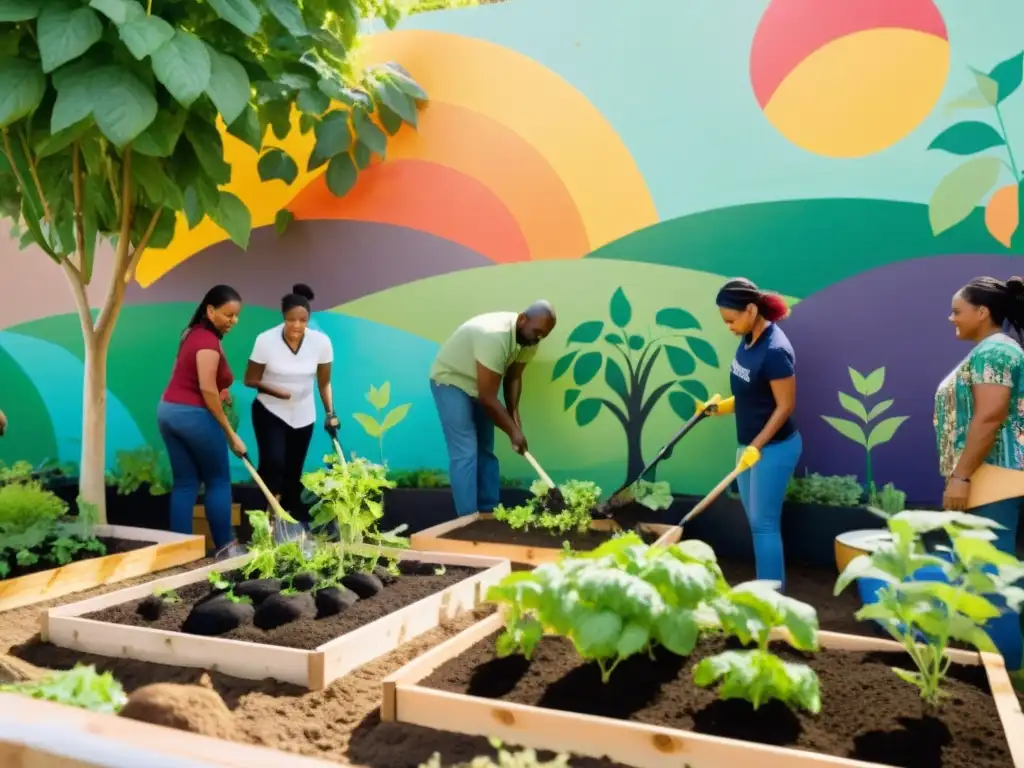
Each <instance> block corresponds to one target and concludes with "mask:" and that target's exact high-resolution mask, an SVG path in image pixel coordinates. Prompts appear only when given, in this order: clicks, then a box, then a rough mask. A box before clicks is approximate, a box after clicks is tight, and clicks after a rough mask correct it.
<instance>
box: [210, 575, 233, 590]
mask: <svg viewBox="0 0 1024 768" xmlns="http://www.w3.org/2000/svg"><path fill="white" fill-rule="evenodd" d="M206 580H207V581H209V582H210V586H211V587H213V588H214V589H231V582H230V581H228V580H227V579H225V578H224V577H223V576H221V575H220V574H219V573H218V572H217V571H210V572H209V573H208V574H207V576H206Z"/></svg>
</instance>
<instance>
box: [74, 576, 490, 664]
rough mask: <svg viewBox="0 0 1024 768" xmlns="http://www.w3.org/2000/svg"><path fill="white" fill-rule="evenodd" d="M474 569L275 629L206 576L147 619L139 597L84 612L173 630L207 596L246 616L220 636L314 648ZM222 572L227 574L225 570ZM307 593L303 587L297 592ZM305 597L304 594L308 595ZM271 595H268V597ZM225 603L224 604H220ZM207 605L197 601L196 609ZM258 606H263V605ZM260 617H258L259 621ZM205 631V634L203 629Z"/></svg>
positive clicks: (424, 579)
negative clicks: (214, 591)
mask: <svg viewBox="0 0 1024 768" xmlns="http://www.w3.org/2000/svg"><path fill="white" fill-rule="evenodd" d="M475 573H478V570H477V569H475V568H461V567H449V568H448V569H447V570H446V571H445V572H444V573H443V574H440V575H437V574H435V573H434V572H433V571H430V572H429V573H428V574H407V575H403V576H402V577H401V578H399V579H397V580H396V581H394V583H393V584H392V585H391V586H388V587H383V591H381V592H380V593H379V594H377V595H375V596H374V597H371V598H368V599H366V600H359V601H358V602H357V603H355V604H354V605H352V606H351V607H349V608H348V609H346V610H344V611H342V612H341V613H338V614H336V615H332V616H325V617H323V618H315V615H316V611H313V610H311V611H309V612H306V611H304V612H303V614H304V618H300V619H298V620H297V621H292V622H290V623H287V624H283V625H282V626H278V627H276V628H274V629H269V630H263V629H260V628H258V627H257V626H255V625H254V624H253V623H252V614H253V607H252V606H251V605H243V604H236V603H231V602H230V601H229V600H228V599H227V598H226V597H221V596H218V597H213V598H210V599H209V600H207V598H209V596H210V593H211V592H210V585H209V584H208V583H206V582H201V583H198V584H190V585H188V586H186V587H182V588H181V589H179V590H177V595H178V597H179V598H181V602H178V603H171V604H168V605H166V606H165V608H164V610H163V612H162V614H161V615H160V617H159V618H158V619H157V620H156V621H146V620H145V619H144V618H143V617H142V616H140V615H139V614H138V613H137V608H138V605H139V603H140V602H142V600H132V601H130V602H127V603H122V604H120V605H115V606H112V607H110V608H105V609H104V610H102V611H97V612H95V613H90V614H87V615H86V616H85V617H84V618H88V619H94V620H96V621H106V622H109V623H111V624H126V625H128V626H133V627H148V628H150V629H163V630H168V631H171V632H181V631H183V629H184V625H185V621H186V619H187V618H188V616H189V615H190V613H192V610H193V607H195V606H196V605H197V604H198V603H202V602H203V601H204V600H207V602H208V603H213V604H214V605H215V607H213V608H211V610H214V611H216V612H217V614H218V616H220V614H222V613H223V614H225V615H226V614H227V612H228V611H235V610H241V611H245V609H248V610H247V611H245V613H246V614H247V617H248V619H247V620H246V619H243V621H242V623H241V625H240V626H237V628H234V629H230V630H228V631H226V632H224V633H218V634H217V636H218V637H222V638H227V639H230V640H244V641H247V642H250V643H262V644H264V645H279V646H283V647H285V648H298V649H302V650H313V649H314V648H317V647H319V646H321V645H323V644H324V643H326V642H329V641H331V640H334V639H335V638H337V637H340V636H341V635H344V634H345V633H346V632H351V631H352V630H354V629H358V628H359V627H362V626H364V625H366V624H369V623H370V622H372V621H376V620H377V619H379V618H381V617H382V616H386V615H388V614H389V613H394V612H395V611H397V610H399V609H401V608H405V607H406V606H407V605H411V604H412V603H415V602H416V601H417V600H422V599H423V598H425V597H429V596H430V595H432V594H435V593H436V592H440V591H441V590H442V589H445V588H446V587H449V586H451V585H452V584H455V583H457V582H460V581H462V580H463V579H466V578H469V577H470V576H472V575H474V574H475ZM225 576H228V575H227V574H225ZM300 594H306V593H300ZM307 597H308V595H307ZM270 599H271V598H267V600H270ZM219 603H227V606H230V608H229V607H227V606H224V605H218V604H219ZM203 607H205V606H201V607H200V610H202V608H203ZM261 607H262V606H261ZM261 623H262V622H261ZM203 634H206V633H205V632H204V633H203Z"/></svg>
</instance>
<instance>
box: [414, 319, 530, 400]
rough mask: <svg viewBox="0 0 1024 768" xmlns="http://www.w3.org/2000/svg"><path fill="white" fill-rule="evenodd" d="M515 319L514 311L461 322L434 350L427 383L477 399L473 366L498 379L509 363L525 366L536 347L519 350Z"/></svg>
mask: <svg viewBox="0 0 1024 768" xmlns="http://www.w3.org/2000/svg"><path fill="white" fill-rule="evenodd" d="M517 317H519V314H518V313H517V312H488V313H487V314H486V315H477V316H476V317H473V318H470V319H469V320H467V321H466V322H464V323H463V324H462V325H460V326H459V327H458V328H456V329H455V333H453V334H452V335H451V337H449V339H448V341H446V342H445V343H444V344H442V345H441V349H440V350H438V352H437V357H436V358H434V364H433V365H432V366H430V380H431V381H434V382H436V383H438V384H447V385H449V386H452V387H458V388H459V389H461V390H462V391H463V392H465V393H466V394H467V395H469V396H470V397H477V396H478V395H479V394H480V392H479V389H478V388H477V381H476V364H477V363H480V364H481V365H483V366H484V367H485V368H487V369H489V370H491V371H494V372H495V373H498V374H501V375H502V376H504V375H505V374H506V373H507V372H508V369H509V368H511V367H512V364H513V363H528V362H529V361H530V360H532V359H533V357H534V355H536V354H537V347H536V346H533V347H523V346H521V345H520V344H519V343H518V342H517V341H516V318H517Z"/></svg>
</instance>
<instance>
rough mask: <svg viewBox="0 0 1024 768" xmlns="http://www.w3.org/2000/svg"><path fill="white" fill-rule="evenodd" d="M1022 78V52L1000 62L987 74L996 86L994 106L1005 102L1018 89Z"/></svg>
mask: <svg viewBox="0 0 1024 768" xmlns="http://www.w3.org/2000/svg"><path fill="white" fill-rule="evenodd" d="M1022 76H1024V51H1022V52H1020V53H1018V54H1016V55H1014V56H1011V57H1010V58H1008V59H1006V60H1005V61H1001V62H999V63H998V64H996V65H995V67H993V68H992V71H991V72H989V73H988V77H989V79H990V80H992V81H994V82H995V83H996V85H997V86H998V89H999V90H998V96H997V98H996V104H999V103H1000V102H1002V101H1005V100H1006V98H1007V97H1009V96H1010V95H1012V94H1013V93H1014V91H1016V90H1017V89H1018V88H1020V83H1021V78H1022Z"/></svg>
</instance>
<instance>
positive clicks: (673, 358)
mask: <svg viewBox="0 0 1024 768" xmlns="http://www.w3.org/2000/svg"><path fill="white" fill-rule="evenodd" d="M665 355H666V356H667V357H668V364H669V366H671V368H672V373H674V374H675V375H676V376H679V377H683V376H689V375H690V374H692V373H693V372H694V371H696V370H697V361H696V360H694V359H693V355H691V354H690V353H689V352H687V351H686V350H685V349H682V348H681V347H673V346H669V345H666V346H665Z"/></svg>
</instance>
